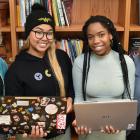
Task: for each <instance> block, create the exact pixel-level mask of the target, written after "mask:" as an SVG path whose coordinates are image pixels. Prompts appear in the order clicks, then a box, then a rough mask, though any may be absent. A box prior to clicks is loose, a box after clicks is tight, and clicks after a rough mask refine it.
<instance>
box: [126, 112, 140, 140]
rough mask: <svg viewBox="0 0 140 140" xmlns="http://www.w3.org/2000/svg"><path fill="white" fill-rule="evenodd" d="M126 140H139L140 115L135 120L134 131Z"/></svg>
mask: <svg viewBox="0 0 140 140" xmlns="http://www.w3.org/2000/svg"><path fill="white" fill-rule="evenodd" d="M127 140H140V115H139V116H138V118H137V126H136V130H133V131H131V133H130V134H129V135H128V136H127Z"/></svg>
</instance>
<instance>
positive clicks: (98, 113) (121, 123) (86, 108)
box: [74, 99, 137, 131]
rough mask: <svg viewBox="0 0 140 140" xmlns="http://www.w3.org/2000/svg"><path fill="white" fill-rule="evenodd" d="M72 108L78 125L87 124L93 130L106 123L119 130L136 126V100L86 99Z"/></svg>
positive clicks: (99, 128)
mask: <svg viewBox="0 0 140 140" xmlns="http://www.w3.org/2000/svg"><path fill="white" fill-rule="evenodd" d="M74 109H75V115H76V120H77V125H78V126H87V127H88V128H91V129H92V130H95V131H98V130H101V128H102V127H105V126H106V125H112V126H113V127H114V128H116V129H119V130H134V129H135V128H136V118H137V101H136V100H133V101H131V100H128V99H126V100H125V99H124V100H114V101H102V102H98V101H97V102H90V101H86V102H81V103H75V104H74Z"/></svg>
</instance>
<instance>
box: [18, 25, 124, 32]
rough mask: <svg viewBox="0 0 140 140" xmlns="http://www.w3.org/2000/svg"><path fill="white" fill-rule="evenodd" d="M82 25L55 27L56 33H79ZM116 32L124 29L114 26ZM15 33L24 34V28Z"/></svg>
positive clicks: (19, 28)
mask: <svg viewBox="0 0 140 140" xmlns="http://www.w3.org/2000/svg"><path fill="white" fill-rule="evenodd" d="M82 27H83V25H70V26H61V27H59V26H56V27H55V30H56V32H81V31H82ZM115 27H116V29H117V31H124V27H123V26H120V25H118V24H116V25H115ZM16 32H24V27H16Z"/></svg>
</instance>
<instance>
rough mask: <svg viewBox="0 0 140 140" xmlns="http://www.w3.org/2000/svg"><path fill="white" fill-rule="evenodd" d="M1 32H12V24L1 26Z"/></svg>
mask: <svg viewBox="0 0 140 140" xmlns="http://www.w3.org/2000/svg"><path fill="white" fill-rule="evenodd" d="M0 32H11V29H10V26H3V27H0Z"/></svg>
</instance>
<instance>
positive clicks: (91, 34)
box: [87, 31, 105, 36]
mask: <svg viewBox="0 0 140 140" xmlns="http://www.w3.org/2000/svg"><path fill="white" fill-rule="evenodd" d="M100 33H105V31H100V32H98V33H96V34H94V35H97V34H100ZM87 35H93V34H87ZM94 35H93V36H94Z"/></svg>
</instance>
